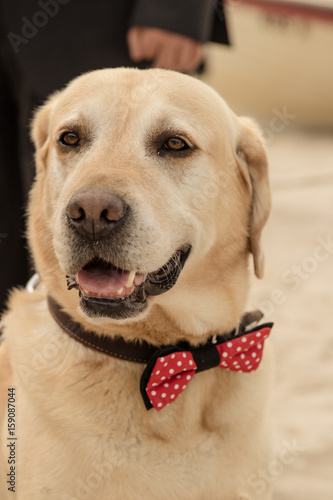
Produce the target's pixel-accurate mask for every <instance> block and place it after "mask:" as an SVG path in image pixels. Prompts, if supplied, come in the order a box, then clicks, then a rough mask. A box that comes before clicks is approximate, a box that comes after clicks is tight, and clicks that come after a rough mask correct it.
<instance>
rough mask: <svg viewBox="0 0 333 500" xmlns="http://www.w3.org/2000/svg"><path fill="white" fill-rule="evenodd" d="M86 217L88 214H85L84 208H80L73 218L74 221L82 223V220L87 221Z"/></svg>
mask: <svg viewBox="0 0 333 500" xmlns="http://www.w3.org/2000/svg"><path fill="white" fill-rule="evenodd" d="M85 217H86V214H85V211H84V210H83V208H78V210H77V214H76V217H72V219H74V220H76V221H81V220H83V219H85Z"/></svg>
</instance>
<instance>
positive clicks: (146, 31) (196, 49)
mask: <svg viewBox="0 0 333 500" xmlns="http://www.w3.org/2000/svg"><path fill="white" fill-rule="evenodd" d="M127 44H128V47H129V53H130V57H131V59H132V60H133V61H134V62H140V61H143V60H147V61H151V62H152V67H153V68H163V69H171V70H174V71H180V72H182V73H193V72H194V71H195V70H196V69H197V68H198V66H200V64H201V63H202V61H203V43H201V42H198V41H197V40H194V39H193V38H190V37H187V36H184V35H179V34H178V33H172V32H170V31H166V30H162V29H159V28H150V27H145V26H133V27H132V28H130V29H129V30H128V32H127Z"/></svg>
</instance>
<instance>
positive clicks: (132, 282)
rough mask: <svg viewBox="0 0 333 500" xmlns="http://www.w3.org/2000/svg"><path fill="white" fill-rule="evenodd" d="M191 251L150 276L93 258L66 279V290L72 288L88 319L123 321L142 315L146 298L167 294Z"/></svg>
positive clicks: (175, 256)
mask: <svg viewBox="0 0 333 500" xmlns="http://www.w3.org/2000/svg"><path fill="white" fill-rule="evenodd" d="M190 251H191V247H190V246H188V245H187V246H186V247H184V248H182V249H180V250H177V251H176V252H175V253H174V254H173V255H172V257H171V258H170V259H169V260H168V262H167V263H166V264H164V265H163V266H162V267H160V268H159V269H157V270H156V271H154V272H149V273H142V272H134V271H128V270H124V269H119V268H116V267H115V266H114V265H113V264H112V263H110V262H106V261H105V260H102V259H100V258H96V257H95V258H93V259H92V260H90V261H89V262H88V263H87V264H86V265H85V266H84V267H83V268H82V269H80V270H79V271H78V272H77V273H76V275H75V276H68V277H67V278H68V280H67V284H68V289H71V288H76V289H78V290H79V295H80V308H81V310H82V312H83V313H84V314H85V315H86V316H88V317H89V318H111V319H114V320H126V319H131V318H135V317H137V316H138V315H140V314H142V313H144V312H145V310H146V308H147V306H148V300H149V297H153V296H155V295H160V294H162V293H165V292H167V291H168V290H170V289H171V288H172V287H173V286H174V285H175V284H176V282H177V280H178V278H179V276H180V273H181V272H182V270H183V267H184V265H185V262H186V260H187V258H188V256H189V254H190Z"/></svg>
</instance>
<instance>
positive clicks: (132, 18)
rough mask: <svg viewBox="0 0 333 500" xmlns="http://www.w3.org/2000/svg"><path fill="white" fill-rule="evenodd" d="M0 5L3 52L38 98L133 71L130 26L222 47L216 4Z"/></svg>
mask: <svg viewBox="0 0 333 500" xmlns="http://www.w3.org/2000/svg"><path fill="white" fill-rule="evenodd" d="M0 6H2V9H3V19H4V24H5V26H4V33H3V36H2V44H3V45H2V46H3V48H4V50H5V53H6V54H7V57H9V58H10V59H11V60H12V59H13V58H14V57H15V59H16V63H17V64H18V70H19V72H20V79H24V80H25V82H24V85H26V86H28V87H29V88H30V89H31V90H32V92H33V93H34V94H36V96H38V97H39V98H41V99H44V98H45V97H46V96H47V95H48V94H49V93H50V92H52V91H53V90H54V89H57V88H60V87H62V86H63V85H64V84H66V83H67V82H68V81H69V80H70V79H72V78H73V77H75V76H77V75H79V74H81V73H83V72H85V71H89V70H92V69H97V68H103V67H115V66H133V62H132V61H131V60H130V58H129V55H128V49H127V44H126V32H127V30H128V28H129V27H130V26H132V25H141V26H154V27H157V28H162V29H165V30H168V31H173V32H176V33H180V34H183V35H186V36H189V37H192V38H194V39H196V40H200V41H202V42H206V41H209V40H213V41H217V42H219V43H226V44H227V43H228V36H227V31H226V24H225V20H224V14H223V7H222V3H221V1H220V0H94V1H93V2H92V1H91V0H15V1H13V0H0ZM146 65H147V63H146Z"/></svg>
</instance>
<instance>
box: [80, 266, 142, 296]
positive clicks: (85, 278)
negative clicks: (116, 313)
mask: <svg viewBox="0 0 333 500" xmlns="http://www.w3.org/2000/svg"><path fill="white" fill-rule="evenodd" d="M129 274H130V273H129V272H128V271H126V272H119V271H116V270H115V269H105V268H102V267H96V268H93V269H89V270H85V269H81V271H79V273H78V281H79V285H80V288H81V290H82V291H83V292H84V293H85V294H86V295H90V296H104V297H119V296H121V295H122V291H121V289H122V288H125V285H126V283H127V282H128V279H129ZM118 291H121V292H120V293H117V292H118ZM128 291H131V292H132V291H133V290H132V287H131V288H129V289H128Z"/></svg>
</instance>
